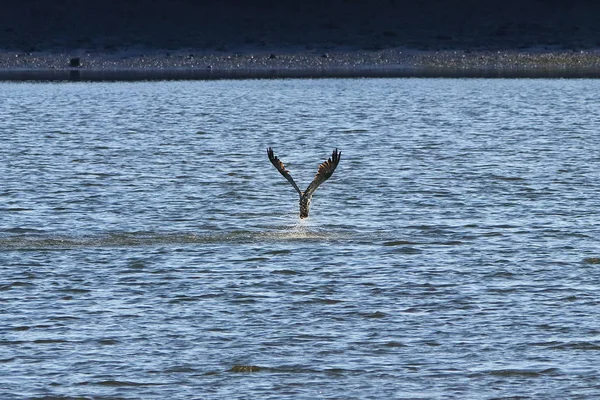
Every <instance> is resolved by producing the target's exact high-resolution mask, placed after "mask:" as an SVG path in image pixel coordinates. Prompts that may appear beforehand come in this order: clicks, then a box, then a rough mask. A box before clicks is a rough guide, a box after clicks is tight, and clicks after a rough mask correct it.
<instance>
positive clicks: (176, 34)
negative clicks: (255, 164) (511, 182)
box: [0, 0, 600, 52]
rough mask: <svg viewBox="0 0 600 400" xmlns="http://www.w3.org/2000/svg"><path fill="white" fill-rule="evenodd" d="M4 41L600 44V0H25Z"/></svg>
mask: <svg viewBox="0 0 600 400" xmlns="http://www.w3.org/2000/svg"><path fill="white" fill-rule="evenodd" d="M0 4H2V6H1V12H0V49H3V50H10V51H23V52H36V51H46V50H55V51H56V50H61V49H83V50H86V51H91V52H94V51H97V52H112V51H116V50H119V49H124V48H127V47H130V46H136V47H139V48H154V49H169V50H177V49H195V50H196V51H199V50H205V51H207V52H228V51H261V50H264V51H270V50H274V49H277V50H278V51H281V50H282V49H286V48H287V49H289V50H290V51H295V50H301V51H304V50H312V49H314V50H323V49H325V50H327V49H341V50H360V49H363V50H379V49H385V48H390V47H406V48H413V49H418V50H451V49H465V50H501V49H515V50H520V49H529V48H540V49H544V48H546V49H560V50H563V49H570V50H583V49H592V48H600V1H582V0H573V1H515V0H505V1H476V0H454V1H443V0H422V1H418V0H414V1H405V0H385V1H358V0H330V1H320V2H318V1H312V0H311V1H301V0H299V1H296V2H281V1H269V0H262V1H233V0H226V1H212V2H209V1H190V0H172V1H166V0H141V1H116V0H108V1H97V2H92V1H89V0H54V1H52V0H22V1H13V2H6V1H3V2H1V3H0Z"/></svg>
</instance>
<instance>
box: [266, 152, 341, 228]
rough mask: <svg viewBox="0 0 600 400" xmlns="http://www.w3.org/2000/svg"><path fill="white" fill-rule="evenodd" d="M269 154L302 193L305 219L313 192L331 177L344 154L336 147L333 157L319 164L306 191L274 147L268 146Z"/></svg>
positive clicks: (277, 167)
mask: <svg viewBox="0 0 600 400" xmlns="http://www.w3.org/2000/svg"><path fill="white" fill-rule="evenodd" d="M267 155H268V156H269V160H270V161H271V164H273V166H274V167H275V168H276V169H277V171H279V173H280V174H281V175H283V177H284V178H285V179H287V180H288V181H289V182H290V183H291V184H292V186H293V187H294V189H296V192H298V194H299V195H300V218H301V219H304V218H307V217H308V211H309V209H310V201H311V199H312V196H313V194H314V193H315V190H317V188H318V187H319V186H320V185H321V184H322V183H323V182H325V181H326V180H327V179H329V178H330V177H331V175H332V174H333V171H335V169H336V167H337V166H338V164H339V162H340V156H341V155H342V152H341V151H338V149H335V150H334V151H333V153H331V157H330V158H329V159H327V161H325V162H323V163H321V165H319V170H318V171H317V175H316V176H315V177H314V179H313V180H312V182H311V183H310V185H308V187H307V188H306V190H305V191H304V192H303V191H301V190H300V189H299V188H298V185H296V182H294V179H293V178H292V176H291V175H290V172H289V171H288V170H287V169H285V165H284V164H283V162H282V161H281V160H280V159H279V158H278V157H277V156H276V155H275V154H273V149H272V148H270V147H269V148H267Z"/></svg>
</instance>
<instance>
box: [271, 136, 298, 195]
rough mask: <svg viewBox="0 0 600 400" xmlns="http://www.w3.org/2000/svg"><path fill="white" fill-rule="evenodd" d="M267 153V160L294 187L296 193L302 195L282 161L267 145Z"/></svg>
mask: <svg viewBox="0 0 600 400" xmlns="http://www.w3.org/2000/svg"><path fill="white" fill-rule="evenodd" d="M267 155H268V156H269V160H271V164H273V166H274V167H275V168H277V171H279V173H280V174H281V175H283V177H284V178H285V179H287V180H288V181H289V182H290V183H291V184H292V186H293V187H294V189H296V192H298V194H299V195H300V196H302V192H301V191H300V189H298V185H296V182H294V179H292V176H291V175H290V172H289V171H288V170H287V169H285V165H284V164H283V162H281V160H280V159H279V158H277V156H276V155H274V154H273V149H272V148H270V147H269V148H268V149H267Z"/></svg>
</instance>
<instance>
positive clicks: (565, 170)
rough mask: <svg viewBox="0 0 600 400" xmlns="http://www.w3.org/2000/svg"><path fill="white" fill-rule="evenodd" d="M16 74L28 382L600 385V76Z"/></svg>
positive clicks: (10, 289) (16, 252)
mask: <svg viewBox="0 0 600 400" xmlns="http://www.w3.org/2000/svg"><path fill="white" fill-rule="evenodd" d="M0 93H2V98H3V99H2V101H1V102H0V121H1V122H0V140H1V143H2V144H1V147H0V160H1V162H0V176H1V177H2V184H1V186H0V321H1V322H2V323H1V324H0V345H1V346H0V394H1V395H2V396H1V397H2V398H3V399H22V398H23V399H25V398H27V399H29V398H56V399H62V398H73V397H82V398H94V399H96V398H131V399H134V398H173V399H192V398H197V399H203V398H262V399H269V398H270V399H301V398H311V399H313V398H328V399H332V398H360V399H369V398H372V399H380V398H399V399H407V398H410V399H416V398H419V399H434V398H448V399H452V398H454V399H468V398H486V399H492V398H506V397H510V396H514V397H515V398H546V399H548V398H591V397H594V396H597V394H598V393H600V367H599V366H598V365H600V364H599V363H598V355H599V351H600V322H599V321H600V311H599V310H600V308H599V307H598V306H599V303H600V300H599V299H600V297H599V295H600V271H599V269H600V265H599V264H600V249H599V246H598V240H597V238H598V236H599V235H600V222H599V221H600V219H599V214H600V211H599V210H600V196H599V195H598V193H600V152H599V150H598V149H600V135H599V132H600V111H599V107H598V93H600V81H596V80H427V79H397V80H385V79H380V80H360V79H358V80H273V81H218V82H217V81H213V82H164V83H103V84H89V83H88V84H86V83H72V84H8V83H4V84H0ZM268 146H272V147H273V148H274V149H275V153H276V154H277V155H278V156H279V157H280V158H281V159H283V160H284V162H286V166H287V168H288V169H289V170H290V171H291V173H292V176H294V178H295V179H296V181H297V182H298V184H299V186H300V187H301V188H304V187H306V185H308V183H309V181H310V180H311V179H312V178H313V176H314V174H315V173H316V169H317V166H318V164H319V163H320V162H322V161H323V160H325V159H326V158H327V157H328V156H329V155H330V154H331V151H332V150H333V149H334V148H336V147H337V148H339V149H341V150H342V159H341V162H340V165H339V167H338V169H337V171H336V172H335V173H334V175H333V177H332V178H331V179H330V180H329V181H327V182H326V183H325V184H323V186H321V187H320V188H319V190H318V191H317V192H316V194H315V196H314V198H313V205H312V208H311V216H310V218H309V219H307V220H302V221H301V220H299V218H298V201H297V195H296V194H295V192H294V190H293V188H292V187H291V186H290V185H289V184H288V182H287V181H285V179H283V177H282V176H280V175H279V174H278V173H277V171H276V170H275V169H274V168H273V167H272V166H271V164H270V163H269V161H268V159H267V156H266V151H265V150H266V148H267V147H268Z"/></svg>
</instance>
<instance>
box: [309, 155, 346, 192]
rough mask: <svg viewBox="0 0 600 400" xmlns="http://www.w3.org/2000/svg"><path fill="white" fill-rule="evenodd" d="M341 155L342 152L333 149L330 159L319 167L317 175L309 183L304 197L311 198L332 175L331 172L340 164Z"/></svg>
mask: <svg viewBox="0 0 600 400" xmlns="http://www.w3.org/2000/svg"><path fill="white" fill-rule="evenodd" d="M341 155H342V152H341V151H340V152H338V149H335V150H334V151H333V153H331V157H330V158H329V159H328V160H327V161H325V162H324V163H322V164H321V165H319V171H318V172H317V175H316V176H315V178H314V179H313V181H312V182H311V183H310V185H308V187H307V188H306V191H305V192H304V195H305V196H312V194H313V193H314V192H315V190H317V188H318V187H319V185H321V184H322V183H323V182H325V181H326V180H327V179H329V178H330V177H331V175H333V171H335V169H336V168H337V166H338V164H339V163H340V156H341Z"/></svg>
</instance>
